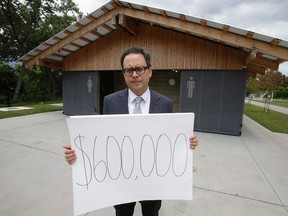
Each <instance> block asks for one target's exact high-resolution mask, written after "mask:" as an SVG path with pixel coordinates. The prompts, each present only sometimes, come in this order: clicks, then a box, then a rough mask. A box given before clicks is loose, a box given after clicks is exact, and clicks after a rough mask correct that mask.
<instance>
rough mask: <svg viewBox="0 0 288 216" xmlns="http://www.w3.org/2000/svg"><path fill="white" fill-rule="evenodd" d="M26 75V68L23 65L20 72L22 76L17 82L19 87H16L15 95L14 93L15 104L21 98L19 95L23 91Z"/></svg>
mask: <svg viewBox="0 0 288 216" xmlns="http://www.w3.org/2000/svg"><path fill="white" fill-rule="evenodd" d="M24 73H25V66H24V64H22V66H21V70H20V75H19V78H18V81H17V86H16V89H15V93H14V96H13V102H16V101H17V100H18V98H19V94H20V90H21V87H22V82H23V77H24Z"/></svg>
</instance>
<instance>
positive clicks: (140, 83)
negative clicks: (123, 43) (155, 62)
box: [123, 53, 152, 96]
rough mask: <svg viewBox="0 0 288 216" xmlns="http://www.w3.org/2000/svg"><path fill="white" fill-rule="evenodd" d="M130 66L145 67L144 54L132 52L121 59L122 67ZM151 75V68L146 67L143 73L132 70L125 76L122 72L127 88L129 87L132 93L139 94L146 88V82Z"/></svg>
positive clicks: (147, 82)
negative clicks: (132, 71)
mask: <svg viewBox="0 0 288 216" xmlns="http://www.w3.org/2000/svg"><path fill="white" fill-rule="evenodd" d="M131 67H132V68H135V67H147V64H146V61H145V58H144V56H143V55H141V54H133V53H131V54H129V55H127V56H126V57H125V58H124V61H123V69H126V68H131ZM151 76H152V69H151V68H148V69H146V70H145V73H143V74H141V75H138V74H137V73H136V71H134V73H133V74H132V75H131V76H127V75H125V74H124V79H125V82H126V85H127V86H128V88H129V89H131V91H132V92H133V93H134V94H136V95H138V96H140V95H142V94H143V93H144V92H145V91H146V90H147V89H148V84H149V80H150V77H151Z"/></svg>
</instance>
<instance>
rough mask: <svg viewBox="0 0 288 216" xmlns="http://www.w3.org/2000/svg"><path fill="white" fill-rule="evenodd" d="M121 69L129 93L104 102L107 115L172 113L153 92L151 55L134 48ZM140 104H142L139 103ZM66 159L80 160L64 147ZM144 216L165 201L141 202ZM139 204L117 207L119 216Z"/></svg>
mask: <svg viewBox="0 0 288 216" xmlns="http://www.w3.org/2000/svg"><path fill="white" fill-rule="evenodd" d="M120 61H121V66H122V70H123V75H124V79H125V82H126V85H127V87H128V88H127V89H124V90H121V91H118V92H115V93H113V94H111V95H108V96H106V97H105V98H104V108H103V113H104V114H133V113H144V114H148V113H171V112H172V108H173V103H172V101H171V100H170V99H169V98H167V97H165V96H163V95H161V94H159V93H157V92H155V91H153V90H151V89H149V80H150V78H151V77H152V68H151V63H150V55H149V53H148V52H146V50H144V49H142V48H136V47H132V48H129V49H127V50H126V51H125V52H124V53H123V54H122V56H121V60H120ZM138 100H139V101H138ZM189 145H190V148H192V149H195V148H196V146H197V145H198V139H197V137H196V136H193V137H191V138H190V144H189ZM64 148H65V149H66V151H65V159H66V161H67V162H68V163H69V164H72V163H73V162H74V161H75V160H76V154H75V151H74V150H73V149H71V146H70V145H68V146H64ZM140 203H141V207H142V214H143V216H158V212H159V209H160V207H161V200H154V201H140ZM135 204H136V202H133V203H126V204H121V205H116V206H114V207H115V210H116V216H132V215H133V212H134V207H135Z"/></svg>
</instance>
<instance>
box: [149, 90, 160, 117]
mask: <svg viewBox="0 0 288 216" xmlns="http://www.w3.org/2000/svg"><path fill="white" fill-rule="evenodd" d="M150 93H151V98H150V109H149V113H158V112H159V111H158V109H159V102H160V98H159V97H158V96H157V94H155V92H154V91H153V90H150Z"/></svg>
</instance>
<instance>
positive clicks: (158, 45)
mask: <svg viewBox="0 0 288 216" xmlns="http://www.w3.org/2000/svg"><path fill="white" fill-rule="evenodd" d="M131 46H139V47H144V48H146V49H147V50H148V51H149V52H150V54H151V57H152V66H153V69H157V70H168V69H169V70H173V69H210V70H241V68H242V66H243V65H245V53H244V51H241V50H238V49H234V48H231V47H228V46H225V45H222V44H219V43H214V42H212V41H208V40H204V39H201V38H198V37H196V36H192V35H188V34H185V33H179V32H175V31H172V30H168V29H164V28H160V27H157V26H151V25H148V24H144V23H140V24H139V35H137V36H130V35H129V34H128V33H126V32H123V31H121V30H115V31H113V32H111V33H110V34H108V35H106V36H105V37H102V38H100V39H98V40H97V41H96V42H94V43H91V45H88V46H86V47H84V48H82V49H81V50H79V51H77V52H76V53H73V54H71V55H69V56H68V57H67V58H66V59H65V61H64V70H65V71H93V70H94V71H95V70H97V71H99V70H101V71H105V70H108V71H111V70H112V71H113V70H120V69H121V68H120V62H119V59H120V56H121V54H122V52H123V51H124V50H126V49H127V48H128V47H131Z"/></svg>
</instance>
